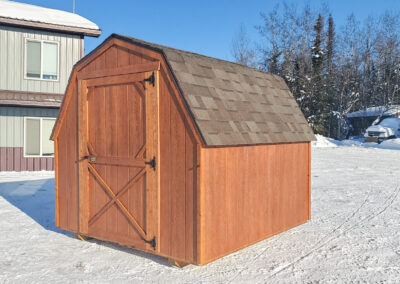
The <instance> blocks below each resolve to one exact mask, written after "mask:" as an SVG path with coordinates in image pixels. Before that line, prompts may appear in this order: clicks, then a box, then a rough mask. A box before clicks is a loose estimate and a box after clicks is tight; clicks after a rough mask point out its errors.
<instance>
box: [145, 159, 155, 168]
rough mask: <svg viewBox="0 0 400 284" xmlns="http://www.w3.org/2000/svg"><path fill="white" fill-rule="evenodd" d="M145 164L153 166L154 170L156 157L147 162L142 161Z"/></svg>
mask: <svg viewBox="0 0 400 284" xmlns="http://www.w3.org/2000/svg"><path fill="white" fill-rule="evenodd" d="M144 163H145V164H146V165H150V167H152V168H153V170H154V171H155V170H156V157H153V159H151V160H150V161H148V162H144Z"/></svg>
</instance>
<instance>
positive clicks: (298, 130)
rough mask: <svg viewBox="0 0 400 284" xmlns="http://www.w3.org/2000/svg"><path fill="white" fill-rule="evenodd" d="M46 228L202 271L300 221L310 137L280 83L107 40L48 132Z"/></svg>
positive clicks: (238, 68)
mask: <svg viewBox="0 0 400 284" xmlns="http://www.w3.org/2000/svg"><path fill="white" fill-rule="evenodd" d="M52 139H53V140H54V141H55V158H56V159H55V166H56V224H57V226H59V227H60V228H61V229H64V230H68V231H71V232H75V233H76V234H79V235H83V236H89V237H94V238H97V239H101V240H106V241H111V242H116V243H119V244H122V245H126V246H130V247H135V248H137V249H140V250H145V251H148V252H150V253H154V254H157V255H161V256H165V257H167V258H169V259H170V260H173V261H175V262H176V263H178V264H182V263H193V264H198V265H201V264H206V263H208V262H211V261H213V260H216V259H218V258H220V257H222V256H225V255H227V254H229V253H232V252H234V251H237V250H239V249H241V248H244V247H246V246H248V245H251V244H253V243H256V242H258V241H260V240H263V239H265V238H267V237H269V236H272V235H274V234H277V233H280V232H282V231H285V230H287V229H289V228H292V227H294V226H297V225H300V224H302V223H304V222H306V221H307V220H309V219H310V141H311V140H313V139H314V135H313V132H312V130H311V129H310V127H309V126H308V124H307V121H306V120H305V118H304V117H303V115H302V113H301V111H300V109H299V107H298V105H297V103H296V101H295V100H294V98H293V96H292V94H291V93H290V91H289V89H288V87H287V86H286V84H285V82H284V81H283V79H282V78H280V77H278V76H275V75H271V74H268V73H264V72H260V71H258V70H255V69H252V68H248V67H245V66H242V65H239V64H236V63H232V62H227V61H223V60H219V59H216V58H211V57H207V56H203V55H199V54H195V53H191V52H187V51H182V50H178V49H174V48H170V47H165V46H160V45H156V44H153V43H148V42H144V41H141V40H137V39H134V38H131V37H126V36H121V35H116V34H113V35H111V36H110V37H109V38H108V39H106V40H105V41H104V42H103V43H102V44H101V45H100V46H99V47H98V48H96V49H95V50H93V51H92V52H91V53H90V54H89V55H87V56H86V57H84V58H83V59H82V60H80V61H79V62H78V63H77V64H76V65H75V67H74V69H73V71H72V74H71V77H70V80H69V84H68V87H67V90H66V94H65V97H64V101H63V103H62V107H61V110H60V114H59V116H58V119H57V121H56V124H55V127H54V129H53V134H52Z"/></svg>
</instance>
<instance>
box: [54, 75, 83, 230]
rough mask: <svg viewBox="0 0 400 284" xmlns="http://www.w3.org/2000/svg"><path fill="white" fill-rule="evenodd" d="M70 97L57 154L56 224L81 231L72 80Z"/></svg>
mask: <svg viewBox="0 0 400 284" xmlns="http://www.w3.org/2000/svg"><path fill="white" fill-rule="evenodd" d="M71 84H72V86H71V88H70V89H69V92H71V98H70V101H69V104H68V111H67V113H66V115H65V117H64V120H63V124H62V127H61V129H60V132H59V136H58V137H57V139H56V141H55V147H56V149H55V155H56V163H57V165H56V173H55V175H56V224H57V225H58V226H59V227H60V228H61V229H64V230H69V231H72V232H77V231H78V188H77V164H76V160H77V144H76V143H77V138H76V135H77V128H76V126H77V119H76V116H77V114H76V86H75V80H71Z"/></svg>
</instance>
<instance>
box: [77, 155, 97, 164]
mask: <svg viewBox="0 0 400 284" xmlns="http://www.w3.org/2000/svg"><path fill="white" fill-rule="evenodd" d="M82 160H89V161H90V162H91V163H95V162H96V160H97V157H96V156H92V155H90V156H83V157H82V158H81V159H80V161H82Z"/></svg>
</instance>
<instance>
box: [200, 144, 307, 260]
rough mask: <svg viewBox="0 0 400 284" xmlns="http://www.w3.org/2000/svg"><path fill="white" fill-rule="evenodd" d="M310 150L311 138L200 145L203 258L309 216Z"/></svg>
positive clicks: (304, 219)
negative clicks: (291, 141) (261, 143)
mask: <svg viewBox="0 0 400 284" xmlns="http://www.w3.org/2000/svg"><path fill="white" fill-rule="evenodd" d="M309 151H310V148H309V143H296V144H279V145H278V144H276V145H264V146H246V147H223V148H203V149H201V183H200V187H201V195H202V197H201V206H200V208H199V210H200V213H199V214H200V218H199V220H198V222H200V223H201V225H200V227H201V230H200V231H201V240H202V241H201V243H200V245H201V246H202V248H201V252H202V253H201V259H200V261H199V263H200V264H205V263H208V262H210V261H212V260H215V259H217V258H220V257H222V256H224V255H226V254H228V253H231V252H233V251H236V250H238V249H240V248H243V247H245V246H248V245H250V244H253V243H255V242H257V241H259V240H262V239H264V238H267V237H269V236H272V235H274V234H277V233H279V232H282V231H284V230H287V229H289V228H291V227H294V226H296V225H299V224H301V223H304V222H306V221H307V220H308V219H309V208H310V195H309V170H310V168H309ZM198 216H199V215H198Z"/></svg>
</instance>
